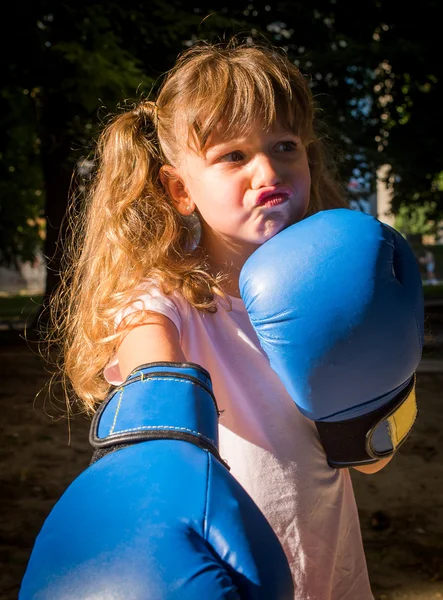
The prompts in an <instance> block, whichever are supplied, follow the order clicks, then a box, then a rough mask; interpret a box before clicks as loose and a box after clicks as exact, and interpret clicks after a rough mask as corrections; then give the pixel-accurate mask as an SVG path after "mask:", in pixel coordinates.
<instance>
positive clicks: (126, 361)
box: [117, 312, 186, 380]
mask: <svg viewBox="0 0 443 600" xmlns="http://www.w3.org/2000/svg"><path fill="white" fill-rule="evenodd" d="M127 326H128V333H127V335H126V336H125V337H124V338H123V341H122V343H121V344H120V346H119V348H118V350H117V357H118V361H119V366H120V373H121V376H122V378H123V380H125V379H126V378H127V376H128V375H129V373H131V371H132V370H133V369H135V368H136V367H139V366H140V365H144V364H147V363H151V362H162V361H167V362H186V358H185V355H184V354H183V351H182V349H181V347H180V336H179V333H178V331H177V327H176V326H175V325H174V323H173V322H172V321H171V320H170V319H168V317H165V315H162V314H160V313H156V312H148V313H147V314H146V313H145V314H144V315H143V322H137V320H136V317H134V319H133V320H132V321H130V322H129V324H127Z"/></svg>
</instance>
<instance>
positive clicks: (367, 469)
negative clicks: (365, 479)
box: [354, 456, 393, 475]
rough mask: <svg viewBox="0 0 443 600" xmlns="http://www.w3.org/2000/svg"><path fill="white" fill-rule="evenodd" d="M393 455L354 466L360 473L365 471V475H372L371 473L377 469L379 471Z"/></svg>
mask: <svg viewBox="0 0 443 600" xmlns="http://www.w3.org/2000/svg"><path fill="white" fill-rule="evenodd" d="M392 458H393V456H388V458H382V459H381V460H379V461H378V462H376V463H373V464H372V465H361V466H359V467H354V469H355V470H356V471H360V473H366V475H372V473H377V471H381V470H382V469H383V468H384V467H386V465H387V464H388V463H389V462H390V461H391V459H392Z"/></svg>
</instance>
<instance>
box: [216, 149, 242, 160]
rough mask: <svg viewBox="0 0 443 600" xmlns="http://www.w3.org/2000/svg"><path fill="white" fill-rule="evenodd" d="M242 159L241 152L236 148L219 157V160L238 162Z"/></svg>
mask: <svg viewBox="0 0 443 600" xmlns="http://www.w3.org/2000/svg"><path fill="white" fill-rule="evenodd" d="M242 160H243V154H242V153H241V152H239V151H238V150H234V151H233V152H229V153H228V154H225V155H224V156H222V157H221V158H220V161H221V162H240V161H242Z"/></svg>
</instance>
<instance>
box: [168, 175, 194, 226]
mask: <svg viewBox="0 0 443 600" xmlns="http://www.w3.org/2000/svg"><path fill="white" fill-rule="evenodd" d="M160 180H161V182H162V184H163V187H164V188H165V190H166V192H167V193H168V195H169V197H170V198H171V200H172V201H173V203H174V205H175V207H176V209H177V210H178V212H179V213H180V214H181V215H184V216H185V217H186V216H189V215H190V214H191V213H192V212H193V211H194V203H193V202H192V200H191V197H190V196H189V193H188V190H187V188H186V185H185V182H184V181H183V178H182V177H181V176H180V174H179V172H178V171H177V169H176V168H175V167H172V166H171V165H163V166H162V167H161V168H160Z"/></svg>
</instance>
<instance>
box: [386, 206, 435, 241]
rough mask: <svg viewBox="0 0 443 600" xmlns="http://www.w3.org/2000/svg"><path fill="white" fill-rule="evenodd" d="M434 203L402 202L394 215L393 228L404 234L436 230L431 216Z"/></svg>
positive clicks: (426, 232)
mask: <svg viewBox="0 0 443 600" xmlns="http://www.w3.org/2000/svg"><path fill="white" fill-rule="evenodd" d="M434 212H435V203H429V202H426V203H425V204H423V205H421V204H403V205H402V206H400V207H399V209H398V212H397V214H396V215H395V228H396V229H397V230H398V231H401V233H403V234H404V235H426V234H433V233H435V231H436V226H435V222H434V221H432V216H433V214H434Z"/></svg>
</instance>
